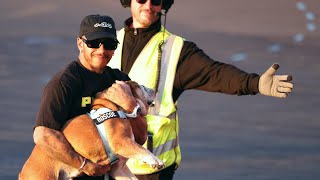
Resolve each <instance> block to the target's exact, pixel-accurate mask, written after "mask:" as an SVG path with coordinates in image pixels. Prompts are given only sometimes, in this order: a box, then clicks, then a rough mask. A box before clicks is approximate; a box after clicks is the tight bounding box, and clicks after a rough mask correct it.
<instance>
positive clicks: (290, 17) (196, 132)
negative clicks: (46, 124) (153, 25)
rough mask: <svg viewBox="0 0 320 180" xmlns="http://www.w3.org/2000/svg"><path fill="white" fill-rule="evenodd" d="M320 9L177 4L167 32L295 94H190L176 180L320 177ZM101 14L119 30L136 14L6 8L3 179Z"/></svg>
mask: <svg viewBox="0 0 320 180" xmlns="http://www.w3.org/2000/svg"><path fill="white" fill-rule="evenodd" d="M298 2H300V4H297V3H298ZM319 9H320V2H318V1H316V0H308V1H295V0H281V1H278V0H241V1H240V0H201V1H191V0H180V1H178V0H176V3H175V4H174V6H173V7H172V9H171V10H170V12H169V14H168V19H167V27H168V29H169V30H171V31H172V32H174V33H177V34H179V35H182V36H184V37H185V38H186V39H188V40H192V41H194V42H196V43H197V44H198V45H199V47H201V48H202V49H204V50H205V52H207V54H208V55H210V56H211V57H212V58H214V59H217V60H220V61H224V62H226V63H231V64H234V65H236V66H238V67H239V68H241V69H243V70H246V71H248V72H255V73H259V74H261V73H263V72H264V71H265V70H266V69H267V68H268V67H269V66H271V64H272V63H274V62H278V63H279V64H280V69H279V74H281V73H284V74H286V73H288V74H292V75H293V77H294V83H295V89H294V93H292V94H291V95H290V97H289V98H288V99H275V98H271V97H264V96H261V95H256V96H241V97H237V96H230V95H223V94H216V93H215V94H212V93H206V92H199V91H188V92H185V93H184V94H183V95H182V96H181V98H180V101H179V105H180V108H179V111H180V126H181V128H180V131H181V134H180V135H181V136H180V140H181V141H180V143H181V147H182V155H183V160H182V164H181V166H180V168H179V170H178V171H177V172H176V175H175V179H181V180H182V179H184V180H186V179H187V180H189V179H190V180H191V179H196V178H197V179H208V180H209V179H210V180H211V179H217V180H234V179H238V180H247V179H258V180H269V179H270V180H292V179H295V180H315V179H320V140H319V139H320V131H319V129H320V120H319V115H320V113H319V107H320V98H319V97H320V96H319V95H320V91H319V79H320V62H319V58H320V51H319V48H320V41H319V40H320V30H319V29H318V27H317V26H320V23H319V18H318V16H319V15H320V12H319ZM96 13H100V14H108V15H111V16H113V17H114V19H115V22H116V24H117V27H119V28H120V27H121V26H122V21H123V20H124V19H125V18H126V17H127V16H129V11H128V9H123V8H122V7H121V6H120V3H119V2H118V1H110V0H108V1H102V0H96V1H84V0H77V1H61V0H56V1H49V0H47V1H46V0H45V1H40V0H24V1H22V0H15V1H9V0H4V1H1V6H0V24H1V30H0V31H1V33H0V38H1V41H0V94H1V101H0V107H1V108H0V109H1V110H0V116H1V117H2V118H1V121H2V122H1V126H0V143H1V146H0V153H1V155H0V179H6V180H13V179H17V173H18V172H19V171H20V169H21V167H22V165H23V163H24V161H25V160H26V159H27V157H28V155H29V153H30V152H31V150H32V147H33V141H32V128H33V125H34V120H35V116H36V113H37V108H38V105H39V101H40V97H41V91H42V88H43V86H44V85H45V84H46V82H47V81H48V80H49V79H50V78H51V77H52V75H53V74H54V73H56V72H57V71H58V70H59V69H60V68H62V67H63V66H64V65H65V64H67V63H68V62H70V61H71V60H74V59H75V58H76V56H77V53H78V52H77V49H76V46H75V37H76V35H77V33H78V28H79V23H80V21H81V19H82V18H83V17H84V16H86V15H87V14H96Z"/></svg>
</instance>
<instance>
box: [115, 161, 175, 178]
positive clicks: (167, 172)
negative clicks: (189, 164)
mask: <svg viewBox="0 0 320 180" xmlns="http://www.w3.org/2000/svg"><path fill="white" fill-rule="evenodd" d="M175 167H176V164H173V165H171V166H168V167H166V168H165V169H163V170H161V171H158V172H156V173H152V174H146V175H136V177H137V178H138V179H139V180H172V179H173V174H174V171H175ZM109 179H110V180H114V179H113V178H112V177H110V176H109Z"/></svg>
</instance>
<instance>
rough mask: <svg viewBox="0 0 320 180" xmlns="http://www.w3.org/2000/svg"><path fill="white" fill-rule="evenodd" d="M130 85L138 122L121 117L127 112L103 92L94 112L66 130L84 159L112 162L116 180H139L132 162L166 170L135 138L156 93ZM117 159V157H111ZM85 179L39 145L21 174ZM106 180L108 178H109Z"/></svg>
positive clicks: (24, 179)
mask: <svg viewBox="0 0 320 180" xmlns="http://www.w3.org/2000/svg"><path fill="white" fill-rule="evenodd" d="M126 83H127V84H128V85H129V86H130V89H131V91H132V94H133V96H134V97H135V98H136V100H137V103H138V105H139V106H140V108H139V109H140V113H139V114H140V115H138V116H137V117H136V118H126V117H125V116H123V114H122V115H121V112H123V111H121V110H122V109H121V106H118V105H116V104H115V103H113V102H111V101H110V100H108V99H107V97H106V96H105V93H104V92H100V93H97V95H96V97H95V99H94V101H93V103H92V111H91V112H90V113H89V114H83V115H80V116H77V117H75V118H73V119H71V120H69V121H68V122H67V123H66V124H65V126H64V127H63V130H62V132H63V134H64V135H65V137H66V138H67V140H68V141H69V142H70V144H71V146H72V147H73V148H74V149H75V151H76V152H78V153H79V154H80V155H81V156H83V157H85V158H86V159H89V160H91V161H92V162H95V163H103V162H111V170H110V172H109V173H110V176H111V177H113V178H114V179H137V178H136V177H135V176H134V174H132V173H131V171H130V170H129V168H128V167H127V166H126V161H127V160H128V158H136V159H139V160H142V161H144V162H145V163H147V164H149V165H150V166H151V167H152V168H157V169H161V168H163V167H164V163H163V162H162V161H161V160H159V159H158V158H157V157H156V156H154V155H153V154H152V153H151V152H150V151H149V150H147V149H146V148H144V147H142V146H141V145H139V144H138V143H136V141H135V136H134V134H139V133H135V132H137V131H139V128H141V127H137V125H136V124H137V123H134V121H142V122H144V123H146V120H145V117H144V116H145V115H146V114H147V111H148V107H149V104H150V102H152V101H153V99H154V97H155V93H154V91H153V90H151V89H148V88H146V87H144V86H141V85H138V84H137V83H136V82H133V81H127V82H126ZM114 114H116V115H117V116H114ZM141 118H142V119H141ZM145 127H146V126H145ZM140 132H141V131H140ZM145 132H146V131H145ZM140 136H141V135H140ZM142 136H143V137H138V138H139V139H140V140H141V139H143V140H145V139H146V137H147V134H143V135H142ZM136 138H137V137H136ZM142 143H143V142H142ZM142 143H140V144H142ZM110 154H111V155H110ZM113 155H115V157H111V156H113ZM84 165H85V164H84ZM81 175H83V172H81V170H79V169H76V168H74V167H71V166H68V165H66V164H64V163H62V162H60V161H58V160H56V159H52V158H51V157H50V156H48V155H47V154H46V152H43V151H42V150H41V149H40V148H39V147H38V146H37V145H35V147H34V149H33V150H32V152H31V155H30V156H29V158H28V159H27V161H26V162H25V164H24V166H23V168H22V170H21V172H20V173H19V179H20V180H30V179H57V180H65V179H72V178H74V177H79V176H81ZM105 177H106V178H108V175H106V176H105Z"/></svg>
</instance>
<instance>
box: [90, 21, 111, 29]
mask: <svg viewBox="0 0 320 180" xmlns="http://www.w3.org/2000/svg"><path fill="white" fill-rule="evenodd" d="M93 26H94V27H107V28H109V29H112V25H111V24H110V23H106V22H102V23H100V24H99V23H96V24H95V25H93Z"/></svg>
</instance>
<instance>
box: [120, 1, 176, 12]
mask: <svg viewBox="0 0 320 180" xmlns="http://www.w3.org/2000/svg"><path fill="white" fill-rule="evenodd" d="M120 2H121V5H122V6H123V7H124V8H126V7H130V4H131V0H120ZM173 3H174V0H163V2H162V9H164V10H165V11H166V13H167V12H168V10H169V9H170V7H171V6H172V4H173Z"/></svg>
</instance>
